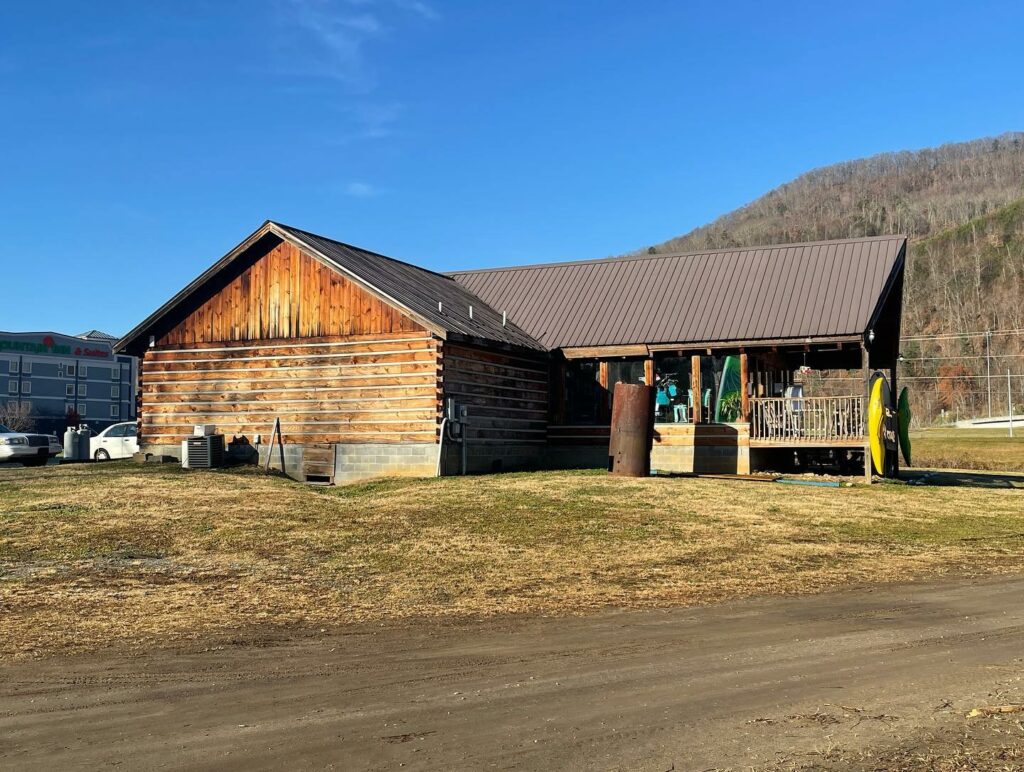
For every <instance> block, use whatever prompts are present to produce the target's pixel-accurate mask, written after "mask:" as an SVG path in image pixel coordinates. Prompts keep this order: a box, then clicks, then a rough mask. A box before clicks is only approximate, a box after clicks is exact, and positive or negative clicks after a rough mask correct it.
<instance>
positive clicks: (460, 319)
mask: <svg viewBox="0 0 1024 772" xmlns="http://www.w3.org/2000/svg"><path fill="white" fill-rule="evenodd" d="M273 224H274V225H275V226H277V227H278V228H280V229H281V230H283V231H285V232H286V233H288V234H289V235H291V236H292V237H293V238H294V239H296V240H297V241H300V242H301V243H303V244H305V245H306V246H307V247H308V248H310V249H311V250H313V251H314V252H316V253H318V254H319V255H321V256H322V257H324V258H326V259H327V260H328V261H329V262H330V263H331V264H332V265H334V266H337V267H339V268H341V269H342V270H344V271H347V272H350V273H351V274H354V275H355V276H356V277H357V278H359V279H361V280H362V281H364V282H366V283H368V284H369V285H370V286H372V287H374V288H375V289H377V290H379V291H380V292H382V293H383V294H385V295H386V296H387V297H388V298H391V299H392V300H394V301H396V302H397V304H398V305H399V306H402V307H404V308H407V309H409V310H410V311H412V312H413V313H415V314H417V315H419V316H420V317H422V318H423V319H424V320H426V321H427V322H428V323H431V324H432V325H434V326H436V327H438V328H440V329H443V330H446V331H447V332H453V333H458V334H461V335H465V336H468V337H476V338H482V339H485V340H491V341H496V342H498V343H507V344H511V345H514V346H523V347H525V348H533V349H543V347H542V346H541V345H540V344H539V343H538V342H537V341H536V340H534V339H533V338H532V337H530V335H529V334H528V333H526V332H523V330H522V329H520V328H519V327H517V326H516V325H515V324H514V323H513V322H512V319H511V317H509V318H508V319H506V320H505V324H502V317H501V312H500V311H497V310H495V309H494V308H492V307H490V306H489V305H488V304H487V303H486V302H485V301H483V300H481V299H480V298H478V297H476V296H474V295H473V294H472V292H471V291H470V290H468V289H466V288H465V287H463V286H462V285H460V284H459V283H458V282H456V281H454V280H453V279H452V277H451V276H447V275H445V274H440V273H434V272H433V271H428V270H427V269H425V268H420V267H419V266H416V265H412V264H411V263H403V262H402V261H401V260H396V259H394V258H393V257H387V256H386V255H381V254H378V253H376V252H370V251H368V250H365V249H361V248H360V247H354V246H351V245H350V244H343V243H342V242H340V241H334V240H333V239H329V238H327V237H326V236H318V235H317V234H315V233H310V232H309V231H303V230H299V229H298V228H293V227H291V226H290V225H284V224H282V223H273ZM438 303H440V304H441V305H440V308H438ZM470 307H472V309H473V311H472V317H470Z"/></svg>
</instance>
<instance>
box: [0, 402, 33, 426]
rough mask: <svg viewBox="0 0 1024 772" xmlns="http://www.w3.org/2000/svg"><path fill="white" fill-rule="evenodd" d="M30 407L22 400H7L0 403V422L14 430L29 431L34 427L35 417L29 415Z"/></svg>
mask: <svg viewBox="0 0 1024 772" xmlns="http://www.w3.org/2000/svg"><path fill="white" fill-rule="evenodd" d="M31 412H32V410H31V408H30V407H29V406H28V405H26V404H25V403H24V402H22V403H21V404H19V403H17V402H8V403H7V404H6V405H0V424H3V425H4V426H6V427H8V428H9V429H13V430H14V431H16V432H30V431H32V430H33V429H34V428H35V425H36V422H35V419H34V418H32V416H31Z"/></svg>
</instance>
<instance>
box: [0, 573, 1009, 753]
mask: <svg viewBox="0 0 1024 772" xmlns="http://www.w3.org/2000/svg"><path fill="white" fill-rule="evenodd" d="M1022 658H1024V579H1012V580H1006V579H1003V580H999V581H984V582H968V581H961V582H957V583H943V584H933V585H911V586H901V587H884V588H875V589H863V590H857V591H851V592H848V593H843V594H837V595H819V596H815V597H807V598H797V599H765V600H758V601H745V602H739V603H733V604H728V605H722V606H716V607H709V608H703V609H685V610H673V611H663V612H650V611H646V612H622V613H606V614H601V615H598V616H588V617H580V618H569V619H565V618H562V619H538V618H531V619H513V620H509V619H503V620H488V621H484V622H479V623H473V624H468V623H460V624H458V625H453V626H443V625H438V624H437V623H436V622H433V623H429V624H422V625H412V626H409V625H405V626H401V627H399V626H395V627H377V628H361V629H359V630H356V631H349V632H347V633H345V634H340V633H325V634H323V635H322V636H321V637H320V638H319V639H317V640H303V641H293V642H278V643H274V644H270V645H267V646H264V647H255V648H254V647H226V648H220V649H217V650H213V651H207V652H193V653H177V654H175V653H166V652H163V653H153V654H152V655H149V656H145V657H136V658H124V657H117V656H113V655H95V656H92V657H88V658H80V659H74V660H70V661H68V660H65V661H60V660H47V661H42V662H22V663H17V664H14V665H10V666H8V667H6V668H5V669H3V670H2V671H0V767H4V768H11V769H13V768H17V769H69V768H82V767H85V768H95V767H101V766H106V765H111V764H121V765H123V766H124V767H126V768H130V769H142V768H161V767H167V768H182V767H185V768H218V769H252V768H288V769H300V768H325V767H334V768H339V769H394V768H398V767H399V766H400V765H404V767H405V768H407V769H419V768H436V769H470V768H471V769H482V768H496V769H556V768H587V769H594V768H598V769H608V768H613V769H616V768H626V769H650V770H668V769H673V768H674V769H676V770H688V769H708V768H713V767H719V768H749V766H753V767H755V768H761V767H766V766H771V765H774V764H782V765H784V766H785V765H796V766H800V765H803V764H811V763H816V762H817V761H820V760H821V759H822V758H823V755H822V754H825V755H826V756H828V755H831V756H832V757H836V756H837V754H838V755H839V756H841V755H843V754H845V753H848V752H849V753H852V752H855V751H857V750H858V749H861V750H862V749H864V748H877V747H881V748H884V747H886V746H890V745H893V744H906V743H907V742H911V743H913V742H927V738H928V737H929V736H930V735H931V734H932V733H935V732H957V731H961V730H962V728H963V726H964V724H965V722H967V719H965V718H964V714H965V713H966V712H967V711H968V710H970V709H971V708H973V707H976V706H978V705H985V704H990V703H992V702H994V701H1000V700H1002V701H1006V700H1010V699H1017V700H1020V699H1021V697H1022V696H1024V694H1022V693H1024V675H1022V673H1024V660H1022ZM1011 739H1012V738H1011ZM1015 741H1016V742H1020V741H1021V737H1020V735H1019V734H1018V736H1017V738H1016V740H1015Z"/></svg>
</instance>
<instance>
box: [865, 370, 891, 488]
mask: <svg viewBox="0 0 1024 772" xmlns="http://www.w3.org/2000/svg"><path fill="white" fill-rule="evenodd" d="M887 391H888V388H887V384H886V382H885V376H884V375H882V374H881V373H875V377H874V378H873V379H872V381H871V396H870V397H869V398H868V443H869V444H870V445H871V465H872V466H874V467H875V471H876V472H878V474H885V443H884V442H883V440H882V423H883V421H884V420H885V402H886V394H885V392H887Z"/></svg>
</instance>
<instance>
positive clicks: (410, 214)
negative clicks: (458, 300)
mask: <svg viewBox="0 0 1024 772" xmlns="http://www.w3.org/2000/svg"><path fill="white" fill-rule="evenodd" d="M12 6H13V7H12ZM2 20H3V23H2V25H0V161H2V166H0V224H2V225H3V232H4V236H5V248H4V250H3V257H2V264H3V270H2V274H0V275H2V284H0V286H2V288H3V293H2V295H3V298H4V303H3V305H2V306H0V329H8V330H11V329H14V330H27V329H52V330H57V331H63V332H69V333H75V332H80V331H82V330H85V329H88V328H93V327H96V328H100V329H104V330H108V331H110V332H112V333H115V334H120V333H123V332H126V331H127V330H128V329H129V328H131V327H132V326H134V325H135V324H136V323H137V322H139V321H140V320H141V319H142V318H143V317H145V316H146V315H147V314H148V313H150V312H151V311H152V310H153V309H154V308H156V307H157V306H158V305H159V304H160V303H162V302H163V301H165V300H166V299H167V298H168V297H170V296H171V295H173V294H174V293H175V292H176V291H177V290H179V289H180V288H181V287H182V286H184V285H185V284H186V283H187V282H188V281H190V280H191V279H192V278H194V276H195V275H196V274H198V273H199V272H200V271H202V270H203V269H204V268H206V267H207V266H208V265H209V264H210V263H212V262H213V261H214V260H215V259H216V258H218V257H220V256H221V255H222V254H223V253H224V252H226V251H228V250H229V249H230V248H231V247H232V246H234V244H235V243H237V242H238V241H239V240H241V238H243V237H244V236H245V235H247V234H248V233H249V232H250V231H252V230H253V229H255V228H256V227H257V226H258V225H259V224H260V223H261V222H262V221H263V220H264V219H267V218H270V219H277V220H281V221H284V222H287V223H290V224H293V225H297V226H300V227H303V228H306V229H309V230H314V231H319V232H321V233H324V234H325V235H329V236H332V237H334V238H337V239H340V240H343V241H348V242H351V243H354V244H358V245H361V246H365V247H367V248H370V249H374V250H377V251H381V252H384V253H386V254H390V255H393V256H395V257H399V258H402V259H407V260H410V261H412V262H417V263H419V264H421V265H424V266H426V267H430V268H434V269H436V270H447V269H454V268H467V267H484V266H492V265H502V264H510V263H518V262H534V261H544V260H565V259H576V258H590V257H601V256H605V255H610V254H616V253H621V252H624V251H627V250H631V249H635V248H638V247H642V246H645V245H648V244H651V243H656V242H658V241H662V240H664V239H667V238H669V237H671V236H675V235H678V234H680V233H683V232H685V231H687V230H689V229H690V228H693V227H695V226H697V225H701V224H703V223H705V222H707V221H709V220H711V219H713V218H714V217H715V216H717V215H719V214H722V213H724V212H727V211H729V210H730V209H733V208H735V207H736V206H739V205H741V204H743V203H745V202H747V201H749V200H751V199H753V198H755V197H757V196H758V195H760V194H762V193H764V192H765V191H767V190H769V189H770V188H772V187H774V186H776V185H778V184H780V183H782V182H785V181H786V180H789V179H791V178H793V177H795V176H796V175H798V174H800V173H801V172H804V171H806V170H808V169H811V168H814V167H817V166H822V165H825V164H829V163H833V162H836V161H842V160H847V159H850V158H855V157H860V156H865V155H870V154H873V153H876V152H881V151H885V150H899V149H906V148H918V147H925V146H931V145H936V144H941V143H943V142H950V141H958V140H965V139H972V138H975V137H981V136H986V135H991V134H997V133H1001V132H1004V131H1007V130H1013V129H1021V128H1024V120H1022V118H1024V78H1021V75H1020V73H1021V71H1022V69H1024V46H1022V45H1021V43H1020V33H1021V30H1022V29H1024V6H1022V4H1020V3H1016V2H1012V3H1011V2H1007V3H962V2H944V1H943V0H932V1H931V2H916V3H901V2H892V1H891V0H890V1H889V2H873V0H872V1H868V2H859V3H817V2H806V3H785V2H784V3H764V2H739V1H737V2H731V3H721V2H718V3H712V2H659V1H658V0H649V1H648V2H643V3H626V2H600V1H598V0H595V1H594V2H528V1H525V0H517V1H515V2H506V3H498V2H482V1H481V2H472V3H470V2H441V0H245V1H244V2H243V1H241V0H206V1H204V2H199V1H197V0H173V1H172V0H165V1H163V2H156V1H154V2H138V1H137V0H133V1H131V2H126V1H115V0H104V1H103V2H97V3H83V2H77V1H76V2H46V1H45V0H41V1H40V2H36V3H19V4H13V3H6V4H5V8H4V12H3V14H2Z"/></svg>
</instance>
